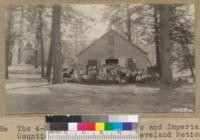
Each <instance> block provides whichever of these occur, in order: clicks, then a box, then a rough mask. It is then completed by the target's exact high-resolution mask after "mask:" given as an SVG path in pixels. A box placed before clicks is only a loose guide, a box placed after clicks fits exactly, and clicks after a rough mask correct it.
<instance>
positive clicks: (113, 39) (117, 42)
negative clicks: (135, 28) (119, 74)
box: [77, 30, 150, 71]
mask: <svg viewBox="0 0 200 140" xmlns="http://www.w3.org/2000/svg"><path fill="white" fill-rule="evenodd" d="M77 58H78V62H79V67H80V68H81V69H83V70H86V71H87V68H88V66H89V65H96V66H97V67H99V66H102V65H104V64H119V65H120V66H124V67H127V66H128V64H129V63H130V62H134V63H135V64H136V67H137V68H138V69H140V70H142V69H143V70H147V68H148V67H149V66H150V61H149V59H148V56H147V53H146V52H145V51H143V50H142V49H141V48H139V47H138V46H137V45H135V44H133V43H130V42H129V41H128V40H126V39H125V38H124V37H122V36H121V35H120V34H118V33H117V32H116V31H114V30H110V31H108V32H107V33H105V34H104V35H103V36H101V37H100V38H99V39H97V40H96V41H95V42H93V43H92V44H91V45H89V46H88V47H87V48H86V49H84V50H83V51H81V52H80V53H79V54H78V55H77Z"/></svg>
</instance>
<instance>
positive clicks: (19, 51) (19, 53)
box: [17, 44, 22, 64]
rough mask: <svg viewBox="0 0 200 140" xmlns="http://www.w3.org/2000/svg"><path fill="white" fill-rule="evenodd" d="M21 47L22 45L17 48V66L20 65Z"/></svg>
mask: <svg viewBox="0 0 200 140" xmlns="http://www.w3.org/2000/svg"><path fill="white" fill-rule="evenodd" d="M21 45H22V44H20V46H19V48H18V57H17V58H18V59H17V64H21V58H22V49H21Z"/></svg>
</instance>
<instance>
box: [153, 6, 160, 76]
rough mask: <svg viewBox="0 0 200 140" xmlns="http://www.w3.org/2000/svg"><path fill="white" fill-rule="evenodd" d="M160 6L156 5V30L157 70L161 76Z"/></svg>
mask: <svg viewBox="0 0 200 140" xmlns="http://www.w3.org/2000/svg"><path fill="white" fill-rule="evenodd" d="M158 14H159V13H158V6H157V5H155V6H154V30H155V39H154V40H155V48H156V70H157V72H158V74H159V76H160V78H161V76H162V75H161V74H162V73H161V61H160V60H161V58H160V40H159V21H158Z"/></svg>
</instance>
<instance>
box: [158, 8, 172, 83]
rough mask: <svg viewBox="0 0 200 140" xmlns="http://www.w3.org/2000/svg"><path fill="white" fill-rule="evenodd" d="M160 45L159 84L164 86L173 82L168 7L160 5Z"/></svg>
mask: <svg viewBox="0 0 200 140" xmlns="http://www.w3.org/2000/svg"><path fill="white" fill-rule="evenodd" d="M159 13H160V45H161V63H162V71H161V75H162V77H161V82H162V83H164V84H170V83H171V82H172V81H173V78H172V69H171V64H172V60H171V59H172V56H171V48H170V47H171V43H170V39H169V6H168V5H160V6H159Z"/></svg>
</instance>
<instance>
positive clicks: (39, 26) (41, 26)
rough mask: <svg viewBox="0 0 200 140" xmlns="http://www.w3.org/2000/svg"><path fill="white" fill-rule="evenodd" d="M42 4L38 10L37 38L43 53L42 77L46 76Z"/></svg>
mask: <svg viewBox="0 0 200 140" xmlns="http://www.w3.org/2000/svg"><path fill="white" fill-rule="evenodd" d="M42 8H43V7H42V6H39V12H38V14H39V15H38V19H39V25H38V28H37V39H38V42H39V44H40V53H41V77H42V78H44V77H45V72H44V43H43V32H42V31H43V19H42Z"/></svg>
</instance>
